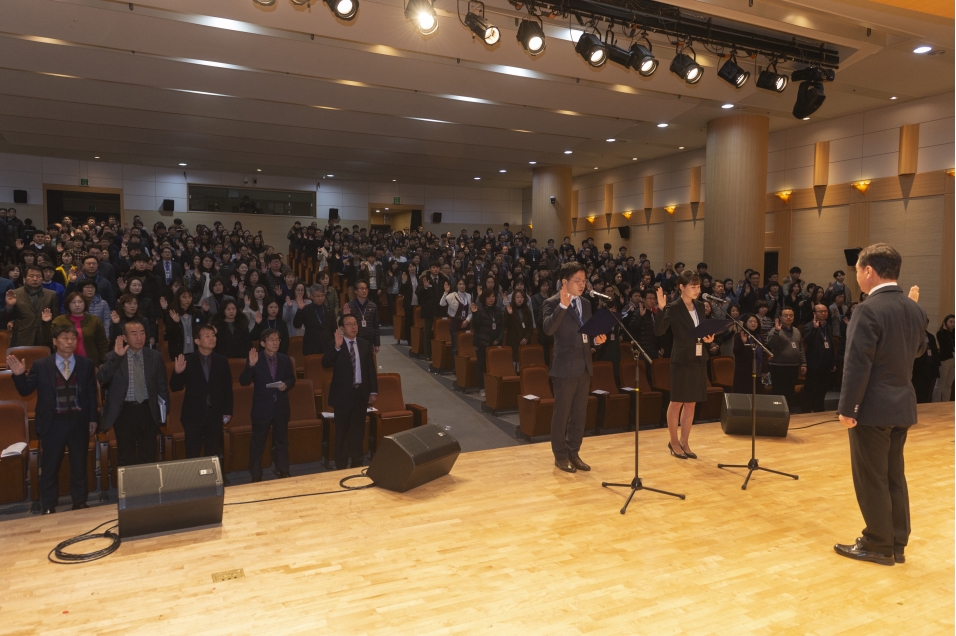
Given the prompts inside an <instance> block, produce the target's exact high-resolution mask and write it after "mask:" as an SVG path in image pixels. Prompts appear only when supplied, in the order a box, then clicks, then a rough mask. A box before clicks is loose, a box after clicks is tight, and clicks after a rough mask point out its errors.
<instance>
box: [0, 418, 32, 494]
mask: <svg viewBox="0 0 956 636" xmlns="http://www.w3.org/2000/svg"><path fill="white" fill-rule="evenodd" d="M21 442H22V443H24V444H26V446H24V447H23V450H22V451H20V453H19V454H18V455H11V456H9V457H0V504H8V503H14V502H17V501H23V500H24V499H26V498H27V484H28V483H32V484H33V489H34V490H37V491H38V492H39V489H38V488H37V485H38V482H35V481H34V482H28V476H29V475H30V472H31V470H30V468H31V467H30V460H31V459H36V455H34V454H32V453H31V452H30V426H29V423H28V422H27V407H26V404H25V403H23V402H0V450H3V449H5V448H7V447H8V446H10V445H12V444H18V443H21ZM36 472H37V474H39V470H37V471H36Z"/></svg>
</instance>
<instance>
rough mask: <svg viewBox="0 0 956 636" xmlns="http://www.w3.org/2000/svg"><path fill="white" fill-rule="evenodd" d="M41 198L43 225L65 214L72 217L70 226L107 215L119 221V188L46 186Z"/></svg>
mask: <svg viewBox="0 0 956 636" xmlns="http://www.w3.org/2000/svg"><path fill="white" fill-rule="evenodd" d="M43 198H44V200H45V205H46V222H47V225H50V224H52V223H59V222H61V221H62V220H63V217H65V216H68V217H70V218H71V219H72V220H73V225H74V226H78V225H81V224H83V223H86V221H87V220H89V219H91V218H92V219H94V220H95V221H96V222H97V223H99V222H100V221H103V222H104V223H105V222H106V221H108V220H109V218H110V217H114V218H115V219H116V220H117V222H119V223H122V222H123V191H122V190H114V189H111V188H109V189H108V188H100V189H96V190H91V189H89V188H80V189H73V188H69V187H67V188H64V187H49V188H45V189H44V191H43Z"/></svg>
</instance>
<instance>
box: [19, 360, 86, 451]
mask: <svg viewBox="0 0 956 636" xmlns="http://www.w3.org/2000/svg"><path fill="white" fill-rule="evenodd" d="M73 360H74V364H75V365H76V366H75V367H74V369H73V375H75V376H76V388H77V391H78V393H79V402H80V409H81V410H80V413H78V414H77V420H78V421H83V422H96V421H97V417H96V375H95V373H94V372H93V362H92V361H91V360H90V359H89V358H84V357H83V356H80V355H74V356H73ZM57 373H59V370H58V369H57V368H56V355H51V356H47V357H45V358H40V359H39V360H37V361H36V362H34V363H33V366H32V367H30V371H29V372H27V373H21V374H20V375H15V376H13V384H14V386H16V387H17V392H18V393H19V394H20V395H22V396H24V397H26V396H28V395H30V394H31V393H33V392H34V391H36V392H37V406H36V432H37V435H43V434H45V433H46V432H47V431H49V430H50V426H51V425H52V424H53V412H54V409H55V407H56V375H55V374H57Z"/></svg>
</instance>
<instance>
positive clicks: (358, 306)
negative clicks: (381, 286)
mask: <svg viewBox="0 0 956 636" xmlns="http://www.w3.org/2000/svg"><path fill="white" fill-rule="evenodd" d="M419 289H421V288H419ZM422 312H423V313H424V307H423V308H422ZM342 313H343V314H352V315H353V316H355V317H356V318H357V319H358V327H359V331H358V337H359V338H361V339H362V340H365V341H367V342H368V343H369V344H370V345H372V346H373V347H375V353H378V348H379V347H380V346H381V345H382V339H381V328H380V327H379V324H378V305H377V304H375V303H374V302H373V301H371V300H369V287H368V281H366V280H363V279H359V280H357V281H355V300H350V301H349V302H347V303H345V306H344V307H342Z"/></svg>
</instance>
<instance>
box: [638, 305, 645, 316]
mask: <svg viewBox="0 0 956 636" xmlns="http://www.w3.org/2000/svg"><path fill="white" fill-rule="evenodd" d="M637 311H639V312H640V314H641V316H644V315H646V314H647V307H645V306H644V303H641V304H640V305H638V306H637Z"/></svg>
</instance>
